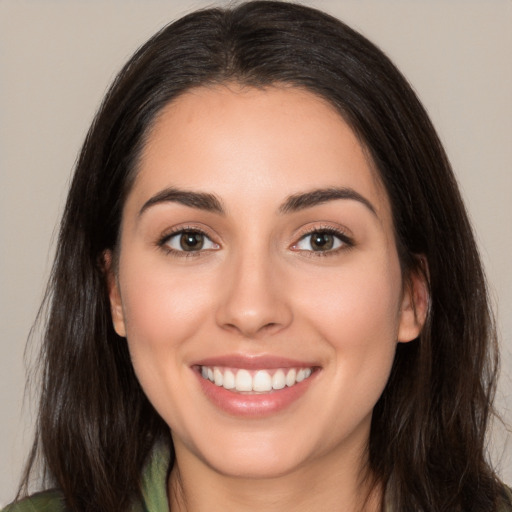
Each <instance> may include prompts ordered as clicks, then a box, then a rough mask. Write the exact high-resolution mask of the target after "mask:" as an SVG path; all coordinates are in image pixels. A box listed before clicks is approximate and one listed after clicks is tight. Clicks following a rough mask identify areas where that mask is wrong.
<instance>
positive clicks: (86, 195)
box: [25, 1, 499, 512]
mask: <svg viewBox="0 0 512 512" xmlns="http://www.w3.org/2000/svg"><path fill="white" fill-rule="evenodd" d="M226 81H237V82H239V83H241V84H244V85H250V86H255V87H266V86H271V85H272V84H279V83H281V84H282V83H285V84H290V85H293V86H297V87H301V88H305V89H307V90H309V91H311V92H313V93H315V94H317V95H319V96H321V97H323V98H325V99H326V100H327V101H329V102H330V103H331V104H332V105H334V106H335V107H336V108H337V109H338V111H339V112H340V115H341V116H343V118H344V119H345V120H346V121H347V122H348V123H349V124H350V126H351V127H352V129H353V130H354V131H355V133H356V134H357V135H358V136H359V138H360V140H361V142H362V144H363V145H364V146H365V148H366V149H367V151H368V152H369V155H370V156H371V158H372V160H373V163H374V165H375V168H376V169H377V171H378V172H379V174H380V177H381V180H382V182H383V183H384V185H385V187H386V190H387V193H388V195H389V198H390V202H391V205H392V211H393V219H394V226H395V230H396V239H397V246H398V252H399V257H400V262H401V265H402V269H403V272H404V276H406V277H407V275H408V274H409V273H410V272H413V271H416V272H424V271H425V268H424V267H423V266H422V265H421V260H420V259H419V258H418V255H423V257H424V258H425V260H426V261H427V262H428V282H429V291H430V309H429V313H428V318H427V322H426V325H425V328H424V329H423V332H422V334H421V336H420V337H419V338H418V339H417V340H415V341H414V342H412V343H408V344H399V346H398V349H397V353H396V358H395V361H394V365H393V369H392V373H391V377H390V380H389V382H388V384H387V387H386V389H385V391H384V393H383V394H382V397H381V398H380V400H379V402H378V403H377V405H376V407H375V410H374V414H373V422H372V429H371V436H370V444H369V466H370V470H371V472H372V473H373V474H374V475H375V477H376V478H377V480H378V481H379V482H380V483H381V484H383V486H384V488H385V489H386V499H387V500H388V501H389V502H390V503H392V506H393V510H396V511H404V512H405V511H407V512H409V511H411V510H418V511H430V510H450V511H462V510H472V511H475V512H476V511H482V512H483V511H486V512H487V511H491V510H495V506H496V505H495V503H496V499H497V495H498V492H499V491H498V482H497V480H496V478H495V475H494V473H493V471H492V469H491V468H490V466H489V464H488V462H487V461H486V454H485V433H486V428H487V424H488V421H489V417H490V415H491V414H492V399H493V394H494V389H495V382H496V371H497V363H498V359H497V358H498V355H497V350H496V336H495V330H494V325H493V320H492V314H491V312H490V310H489V306H488V298H487V290H486V284H485V279H484V275H483V271H482V266H481V263H480V260H479V255H478V253H477V249H476V244H475V241H474V238H473V234H472V231H471V227H470V224H469V221H468V217H467V214H466V211H465V208H464V206H463V203H462V200H461V197H460V194H459V191H458V188H457V184H456V181H455V178H454V175H453V173H452V170H451V168H450V164H449V162H448V159H447V157H446V154H445V152H444V150H443V148H442V146H441V143H440V141H439V139H438V137H437V135H436V132H435V130H434V128H433V127H432V125H431V122H430V120H429V118H428V116H427V114H426V112H425V110H424V108H423V107H422V105H421V104H420V102H419V100H418V99H417V97H416V95H415V94H414V92H413V91H412V89H411V87H410V86H409V85H408V83H407V81H406V80H405V79H404V77H403V76H402V75H401V74H400V72H399V71H398V70H397V69H396V68H395V66H394V65H393V64H392V63H391V62H390V60H389V59H388V58H387V57H386V56H385V55H384V54H383V53H382V52H381V51H380V50H379V49H378V48H377V47H376V46H374V45H373V44H372V43H370V42H369V41H368V40H366V39H365V38H364V37H363V36H361V35H360V34H358V33H357V32H355V31H354V30H352V29H351V28H349V27H347V26H346V25H344V24H343V23H342V22H340V21H339V20H336V19H334V18H332V17H331V16H328V15H326V14H324V13H321V12H319V11H317V10H314V9H311V8H308V7H304V6H300V5H295V4H290V3H282V2H266V1H256V2H248V3H244V4H241V5H239V6H237V7H234V8H232V9H208V10H203V11H198V12H195V13H193V14H190V15H188V16H186V17H184V18H182V19H180V20H178V21H176V22H174V23H172V24H170V25H168V26H167V27H165V28H164V29H163V30H161V31H160V32H159V33H158V34H156V35H155V36H154V37H153V38H152V39H151V40H149V41H148V42H147V43H146V44H145V45H144V46H143V47H141V48H140V49H139V50H138V51H137V52H136V54H135V55H134V56H133V57H132V58H131V60H130V61H129V62H128V63H127V64H126V66H125V67H124V68H123V70H122V71H121V72H120V74H119V75H118V77H117V78H116V80H115V82H114V83H113V85H112V87H111V88H110V90H109V92H108V94H107V95H106V98H105V100H104V102H103V104H102V105H101V107H100V109H99V112H98V113H97V115H96V118H95V120H94V122H93V124H92V126H91V128H90V131H89V133H88V135H87V138H86V140H85V143H84V145H83V148H82V151H81V154H80V157H79V160H78V163H77V167H76V171H75V175H74V178H73V181H72V184H71V189H70V192H69V196H68V200H67V203H66V207H65V211H64V216H63V219H62V224H61V230H60V235H59V239H58V244H57V254H56V259H55V264H54V267H53V272H52V275H51V280H50V283H49V287H48V292H47V297H46V304H47V309H48V312H47V315H46V330H45V335H44V343H43V347H42V352H41V360H40V364H41V368H42V380H41V400H40V408H39V416H38V424H37V432H36V440H35V443H34V448H33V451H32V455H31V457H30V459H29V462H28V465H27V473H26V476H25V482H27V481H28V477H29V475H30V472H31V470H32V469H33V468H34V466H35V462H36V460H37V458H38V457H39V456H40V457H41V459H42V463H43V467H44V469H45V474H46V477H47V485H48V486H57V487H58V488H60V489H61V490H62V492H63V493H64V496H65V499H66V501H67V503H68V505H69V506H70V507H71V508H72V509H73V510H76V511H84V512H85V511H108V512H113V511H121V510H126V508H127V506H128V504H129V503H130V502H131V500H133V499H134V498H135V497H136V495H137V493H138V492H139V491H138V489H139V480H140V473H141V469H142V466H143V464H144V461H145V460H146V458H147V456H148V454H149V452H150V451H151V449H152V447H153V446H154V444H155V442H156V441H157V440H159V439H165V440H167V442H168V443H169V449H170V450H171V452H172V443H171V442H170V438H169V433H168V427H167V426H166V425H165V424H164V422H163V421H162V419H161V418H160V417H159V416H158V414H157V413H156V412H155V410H154V409H153V407H152V406H151V404H150V403H149V402H148V400H147V398H146V397H145V395H144V394H143V392H142V390H141V388H140V386H139V384H138V382H137V379H136V377H135V374H134V372H133V369H132V366H131V363H130V357H129V354H128V350H127V346H126V343H125V342H124V340H123V339H121V338H119V337H118V336H117V335H116V333H115V332H114V330H113V328H112V323H111V318H110V308H109V301H108V296H107V292H106V285H105V279H104V274H103V268H102V265H101V256H102V254H103V253H104V251H105V250H106V249H113V250H115V248H116V244H117V238H118V232H119V226H120V221H121V212H122V207H123V204H124V201H125V198H126V196H127V194H128V192H129V190H130V186H131V184H132V183H133V179H134V175H135V174H136V172H137V161H138V156H139V155H140V152H141V148H142V147H143V146H144V142H145V137H146V135H147V134H148V131H149V128H150V127H151V124H152V122H153V121H154V119H155V116H156V115H157V114H158V113H159V112H160V111H161V109H162V108H163V107H164V106H165V105H167V104H168V103H169V102H170V101H172V100H173V99H175V98H177V97H178V96H179V95H180V94H181V93H183V92H184V91H186V90H188V89H190V88H191V87H195V86H200V85H208V84H215V83H222V82H226Z"/></svg>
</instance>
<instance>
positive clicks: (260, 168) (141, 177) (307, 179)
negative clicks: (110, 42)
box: [133, 84, 388, 210]
mask: <svg viewBox="0 0 512 512" xmlns="http://www.w3.org/2000/svg"><path fill="white" fill-rule="evenodd" d="M169 186H174V187H180V188H187V189H198V190H206V189H207V190H208V191H212V192H215V193H218V194H219V195H221V196H222V197H224V196H226V197H228V198H229V196H233V195H238V196H240V195H243V196H244V197H246V198H247V199H250V198H251V197H252V198H254V199H255V200H258V201H260V202H261V200H262V199H263V197H274V196H275V198H276V200H278V196H279V194H281V196H282V194H284V193H285V192H286V194H293V193H299V192H302V191H304V190H305V189H312V188H322V187H324V188H325V187H329V186H350V187H351V188H356V189H358V191H359V192H361V193H364V194H366V195H370V196H372V199H373V202H377V203H378V204H377V205H376V206H377V209H385V210H387V209H388V205H387V201H388V200H387V194H386V193H385V191H384V189H383V186H382V184H381V182H380V179H379V176H378V173H377V171H376V170H374V167H373V165H372V162H371V159H370V158H369V156H368V154H367V152H366V151H365V149H364V147H363V145H362V144H361V142H360V141H359V139H358V138H357V136H356V135H355V134H354V132H353V131H352V129H351V128H350V127H349V125H348V124H347V123H346V122H345V121H344V119H343V118H342V117H341V115H340V114H339V112H338V111H337V110H336V109H335V108H334V107H333V106H332V105H331V104H330V103H328V102H327V101H326V100H324V99H323V98H321V97H319V96H317V95H315V94H313V93H311V92H309V91H306V90H303V89H299V88H297V87H290V86H272V87H268V88H264V89H261V88H253V87H241V86H239V85H237V84H228V85H222V86H212V87H198V88H194V89H191V90H189V91H188V92H186V93H184V94H183V95H181V96H179V97H178V98H177V99H175V100H174V101H172V102H171V103H170V104H169V105H167V106H166V107H165V108H164V109H162V111H161V112H160V113H159V115H158V116H157V118H156V119H155V121H154V123H153V126H152V128H151V130H150V132H149V134H148V137H147V139H146V144H145V146H144V148H143V151H142V154H141V158H140V161H139V172H138V175H137V178H136V180H135V186H134V189H133V192H134V193H135V195H138V196H141V197H140V200H141V201H143V200H144V197H142V196H148V195H150V194H152V193H153V194H154V193H155V192H157V191H158V189H159V188H164V187H169ZM258 194H260V195H259V196H258ZM262 194H264V195H262ZM146 199H147V197H146ZM279 199H280V198H279Z"/></svg>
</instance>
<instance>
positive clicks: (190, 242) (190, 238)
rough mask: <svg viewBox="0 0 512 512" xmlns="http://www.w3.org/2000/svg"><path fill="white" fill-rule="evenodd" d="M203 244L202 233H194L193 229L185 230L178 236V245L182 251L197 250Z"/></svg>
mask: <svg viewBox="0 0 512 512" xmlns="http://www.w3.org/2000/svg"><path fill="white" fill-rule="evenodd" d="M203 245H204V235H202V234H201V233H194V232H193V231H185V232H183V233H182V235H181V237H180V247H181V248H182V249H183V250H184V251H199V250H200V249H202V248H203Z"/></svg>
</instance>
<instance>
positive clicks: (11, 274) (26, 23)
mask: <svg viewBox="0 0 512 512" xmlns="http://www.w3.org/2000/svg"><path fill="white" fill-rule="evenodd" d="M304 3H307V4H309V5H313V6H317V7H319V8H322V9H324V10H326V11H328V12H331V13H332V14H334V15H336V16H338V17H340V18H341V19H343V20H344V21H346V22H348V23H349V24H350V25H352V26H353V27H354V28H356V29H358V30H360V31H361V32H362V33H363V34H365V35H366V36H368V37H369V38H370V39H371V40H372V41H374V42H375V43H377V44H378V45H379V46H380V47H381V48H382V49H383V50H384V51H385V52H387V53H388V54H389V55H390V57H391V58H392V59H393V60H394V61H395V63H396V64H397V65H398V67H399V68H400V69H401V70H402V71H403V72H404V74H405V75H406V76H407V77H408V78H409V80H410V81H411V83H412V84H413V86H414V88H415V90H416V91H417V93H418V94H419V96H420V98H421V99H422V101H423V102H424V104H425V106H426V108H427V110H428V111H429V113H430V115H431V117H432V119H433V121H434V124H435V125H436V127H437V129H438V131H439V134H440V136H441V139H442V140H443V142H444V143H445V145H446V149H447V152H448V155H449V157H450V159H451V161H452V164H453V166H454V169H455V172H456V174H457V177H458V179H459V181H460V185H461V188H462V192H463V195H464V197H465V199H466V202H467V205H468V207H469V211H470V214H471V218H472V220H473V223H474V226H475V229H476V232H477V237H478V240H479V243H480V247H481V252H482V257H483V260H484V262H485V266H486V269H487V273H488V277H489V281H490V285H491V291H492V295H493V298H494V300H495V303H496V306H497V310H498V325H499V329H500V333H501V339H502V344H503V362H502V368H503V371H502V377H501V381H500V387H499V392H498V406H499V408H500V409H501V411H502V412H503V413H504V417H505V419H506V421H507V422H508V424H509V425H512V370H511V368H512V271H511V254H512V30H511V27H512V1H511V0H479V1H477V0H474V1H473V0H429V1H428V2H427V1H418V0H416V1H414V0H409V1H404V0H402V1H399V0H386V1H383V0H371V1H370V0H347V1H342V0H338V1H335V0H323V1H322V0H316V1H313V0H312V1H309V2H304ZM210 4H211V2H208V3H207V2H203V1H199V0H196V1H191V2H187V1H184V0H169V1H157V0H146V1H142V0H139V1H133V0H116V1H114V0H101V1H99V0H93V1H91V0H89V1H87V2H85V1H82V2H81V1H77V0H60V1H57V0H32V1H28V0H0V329H1V331H0V332H1V337H0V379H1V381H0V405H1V410H2V421H0V503H4V504H5V503H6V502H7V501H8V500H10V499H12V497H13V495H14V492H15V487H16V484H17V482H18V478H19V474H20V469H21V465H22V462H23V459H24V457H25V455H26V452H27V450H28V447H29V444H30V436H31V425H32V423H33V420H34V417H35V409H34V406H33V403H32V402H31V401H30V400H27V401H26V403H25V408H24V412H23V413H22V409H21V405H22V401H23V390H24V379H25V373H24V372H25V369H24V364H23V351H24V345H25V341H26V338H27V335H28V332H29V329H30V327H31V324H32V322H33V320H34V318H35V315H36V312H37V309H38V305H39V303H40V301H41V298H42V294H43V289H44V285H45V281H46V279H47V276H48V271H49V266H50V264H51V255H52V253H53V237H54V233H55V226H56V223H57V220H58V217H59V214H60V211H61V208H62V205H63V201H64V199H65V194H66V189H67V186H68V181H69V177H70V173H71V170H72V168H73V164H74V161H75V158H76V156H77V152H78V150H79V147H80V145H81V142H82V140H83V138H84V136H85V133H86V130H87V128H88V125H89V123H90V122H91V120H92V116H93V113H94V112H95V110H96V108H97V107H98V104H99V102H100V99H101V98H102V95H103V94H104V92H105V90H106V88H107V86H108V84H109V83H110V82H111V80H112V78H113V77H114V76H115V73H116V72H117V71H118V70H119V69H120V67H121V65H122V64H123V63H124V62H125V61H126V60H127V58H128V57H129V56H130V55H131V54H132V52H133V51H134V50H135V49H136V48H137V47H138V46H139V45H140V44H141V43H143V42H144V41H145V40H146V39H147V38H148V37H149V36H150V35H152V34H153V33H154V32H155V31H156V30H157V29H159V28H160V27H162V26H163V25H164V24H165V23H167V22H168V21H170V20H172V19H175V18H176V17H178V16H180V15H182V14H184V13H185V12H188V11H190V10H193V9H194V8H196V7H201V6H206V5H210ZM36 345H37V340H36ZM509 437H510V436H509ZM492 439H493V443H492V444H493V446H494V448H493V450H494V454H495V455H494V458H495V461H496V463H497V465H498V467H500V468H501V469H500V471H501V475H502V476H503V478H504V480H505V481H507V482H508V483H512V454H511V452H512V441H511V440H510V439H509V440H508V445H507V444H506V443H507V435H506V432H505V429H504V428H503V427H499V426H498V428H496V429H495V430H494V431H493V436H492ZM500 461H501V462H500Z"/></svg>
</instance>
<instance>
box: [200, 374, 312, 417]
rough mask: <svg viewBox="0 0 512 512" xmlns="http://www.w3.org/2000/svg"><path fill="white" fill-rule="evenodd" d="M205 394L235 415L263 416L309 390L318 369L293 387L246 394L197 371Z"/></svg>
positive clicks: (217, 404) (288, 403) (291, 402)
mask: <svg viewBox="0 0 512 512" xmlns="http://www.w3.org/2000/svg"><path fill="white" fill-rule="evenodd" d="M195 373H196V375H197V378H198V379H199V383H200V385H201V388H202V390H203V392H204V394H205V395H206V396H207V397H208V399H209V400H210V401H211V402H212V403H213V404H214V405H216V406H217V407H218V408H220V409H222V410H223V411H225V412H227V413H229V414H231V415H233V416H245V417H262V416H269V415H272V414H275V413H278V412H280V411H283V410H284V409H286V408H287V407H289V406H290V405H291V404H293V403H294V402H296V401H297V400H298V399H299V398H300V397H301V396H302V395H304V393H305V392H306V391H307V389H308V388H309V386H310V385H311V383H312V381H313V380H314V379H315V378H316V376H317V374H318V371H314V372H313V373H312V374H311V376H310V377H308V378H307V379H305V380H303V381H302V382H298V383H297V384H294V385H293V386H291V387H289V388H288V387H286V388H283V389H280V390H274V391H272V392H269V393H258V394H244V393H235V392H233V391H229V390H227V389H225V388H223V387H222V386H216V385H215V384H214V383H213V382H211V381H209V380H207V379H205V378H204V377H202V376H201V375H200V374H199V372H197V371H195Z"/></svg>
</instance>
